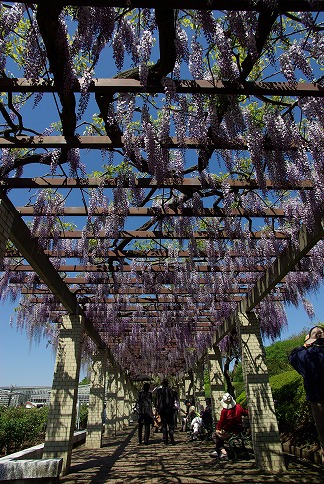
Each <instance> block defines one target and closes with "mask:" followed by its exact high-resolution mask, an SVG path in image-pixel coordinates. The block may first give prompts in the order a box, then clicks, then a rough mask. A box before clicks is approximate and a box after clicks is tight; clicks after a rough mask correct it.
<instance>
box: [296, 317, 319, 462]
mask: <svg viewBox="0 0 324 484" xmlns="http://www.w3.org/2000/svg"><path fill="white" fill-rule="evenodd" d="M289 362H290V364H291V366H292V367H293V368H294V369H295V370H296V371H298V373H299V374H300V375H302V377H303V380H304V387H305V393H306V400H308V401H309V403H310V407H311V409H312V414H313V417H314V420H315V425H316V429H317V433H318V438H319V441H320V444H321V448H322V462H324V329H323V328H322V327H321V326H314V327H313V328H312V329H311V330H310V332H309V334H308V335H307V336H306V338H305V342H304V344H303V345H302V346H299V347H298V348H295V349H294V350H292V352H291V353H290V355H289Z"/></svg>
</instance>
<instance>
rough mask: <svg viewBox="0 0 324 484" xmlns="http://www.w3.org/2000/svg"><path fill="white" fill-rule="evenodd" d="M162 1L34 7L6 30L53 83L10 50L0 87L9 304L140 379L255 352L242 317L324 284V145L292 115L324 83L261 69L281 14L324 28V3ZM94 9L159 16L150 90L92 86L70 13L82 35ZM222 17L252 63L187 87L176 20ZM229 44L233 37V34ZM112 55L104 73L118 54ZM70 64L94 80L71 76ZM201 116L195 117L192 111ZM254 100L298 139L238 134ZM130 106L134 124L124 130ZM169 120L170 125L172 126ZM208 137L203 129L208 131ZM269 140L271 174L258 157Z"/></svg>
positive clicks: (125, 82)
mask: <svg viewBox="0 0 324 484" xmlns="http://www.w3.org/2000/svg"><path fill="white" fill-rule="evenodd" d="M155 4H156V2H152V1H149V0H138V1H135V0H132V1H131V2H129V1H127V2H124V1H122V0H116V1H111V2H109V7H108V6H107V2H104V1H99V0H98V1H89V0H88V1H81V0H76V1H72V0H71V1H69V2H64V1H59V2H50V5H49V4H48V2H47V1H42V0H38V1H36V2H34V3H33V8H30V7H28V8H27V7H26V8H25V11H24V13H23V16H24V18H25V19H26V22H29V25H30V30H22V32H23V34H21V33H20V31H19V29H23V28H24V27H23V25H21V24H19V23H17V24H15V25H14V28H13V30H12V32H9V31H8V32H7V31H6V32H5V34H6V35H7V37H8V39H16V41H17V42H19V41H18V40H17V39H18V38H19V35H21V36H22V37H21V38H22V39H23V40H22V41H21V42H22V44H23V45H24V46H25V44H26V45H27V44H28V43H27V36H26V37H24V35H26V34H27V33H28V32H29V34H33V35H35V39H36V38H37V39H38V42H39V49H40V52H41V57H42V61H43V62H44V66H43V70H42V73H43V74H42V76H40V75H38V77H37V78H35V77H33V76H30V77H27V76H25V77H19V75H20V76H21V74H19V61H17V54H16V51H14V50H13V51H12V53H13V54H15V55H12V59H13V60H14V61H16V62H17V63H16V65H15V66H14V68H12V69H11V72H13V75H12V74H9V70H10V69H9V67H10V68H11V66H9V67H8V71H6V70H5V69H2V75H1V77H0V91H1V92H2V93H3V100H2V101H0V102H1V104H0V110H1V115H2V118H3V121H2V128H1V133H0V148H1V149H2V164H1V166H0V175H1V177H0V199H1V207H2V210H3V213H4V215H3V216H2V220H4V222H3V226H4V228H5V230H4V234H3V240H2V280H3V281H4V282H3V284H2V286H3V296H2V297H7V296H10V297H15V298H19V297H20V299H19V307H18V309H19V311H18V313H19V314H20V315H21V316H20V324H23V323H22V321H23V320H24V319H25V320H26V323H25V325H26V327H27V328H33V327H35V325H39V327H40V328H43V329H44V331H45V332H48V334H49V335H50V337H51V338H52V339H53V341H54V342H56V343H57V342H58V341H59V338H60V334H59V332H58V331H57V327H58V325H59V326H60V324H61V325H62V321H63V327H64V317H66V316H67V315H70V316H73V317H78V318H81V319H82V321H83V324H84V328H82V333H83V330H84V332H85V334H86V335H87V337H86V338H85V339H82V344H81V343H80V345H81V347H82V352H83V355H84V356H85V357H90V359H91V358H92V356H93V354H94V353H96V351H98V350H99V351H104V352H105V351H106V352H107V355H108V356H109V360H110V363H111V364H112V365H117V366H118V367H119V368H120V371H122V372H124V373H125V374H126V375H127V376H128V377H135V378H136V376H137V375H138V374H142V373H148V374H150V375H151V376H156V375H159V376H162V375H163V374H172V375H174V376H175V377H177V378H180V377H182V376H183V375H184V374H185V373H187V372H188V371H189V370H192V368H193V367H194V365H195V364H198V363H199V362H200V361H201V359H202V358H203V357H205V355H206V354H207V352H208V351H209V350H210V349H211V348H215V347H217V346H218V344H219V343H220V342H223V344H224V341H225V340H224V338H225V337H226V335H228V334H231V335H232V336H235V337H236V336H240V338H241V342H242V341H243V342H244V336H242V334H243V335H244V329H243V330H242V328H244V324H243V323H242V315H245V316H246V315H248V316H247V318H248V319H249V315H253V317H254V316H255V315H256V316H258V315H260V314H262V315H264V314H266V313H267V311H269V313H271V311H273V310H274V309H278V308H279V309H280V310H282V309H283V307H284V304H285V303H294V304H296V303H298V302H300V301H301V299H302V298H303V297H304V296H305V294H306V293H307V288H311V289H314V288H316V287H318V286H319V285H320V284H321V277H323V235H324V225H323V222H324V219H323V212H324V211H323V201H321V195H320V193H321V188H320V187H319V186H318V185H317V182H316V180H319V179H320V175H319V173H320V169H318V171H317V167H318V164H319V161H318V160H319V159H320V157H321V156H323V139H322V140H321V139H320V138H316V139H315V138H312V137H311V136H310V133H306V134H304V132H302V129H300V132H299V134H298V136H297V135H296V133H295V131H293V126H292V124H291V120H292V119H294V109H297V107H298V106H300V108H298V109H300V110H301V111H302V110H303V105H302V102H301V101H305V100H308V99H310V100H311V102H313V103H320V102H321V101H322V99H323V93H324V87H323V79H322V78H320V77H318V78H317V79H315V78H314V79H313V80H312V81H310V79H309V78H305V79H304V78H303V79H301V80H298V81H297V80H295V81H292V80H289V81H287V80H285V79H284V78H283V76H282V75H278V76H274V80H268V79H267V78H265V79H264V78H263V77H262V74H260V75H258V76H257V75H256V74H255V71H256V69H257V66H258V63H259V62H260V60H261V59H263V58H264V57H266V54H265V52H266V50H267V49H269V43H270V42H275V40H274V34H273V32H275V26H276V22H277V21H278V19H282V18H285V19H289V21H291V22H296V23H298V21H300V22H301V20H300V18H299V15H300V13H301V12H305V13H309V14H311V13H312V12H315V13H316V12H318V15H319V14H320V13H321V12H323V10H324V8H323V2H321V1H312V2H308V1H306V0H278V1H277V2H274V4H275V6H272V7H271V6H269V5H270V2H266V1H261V0H258V1H257V0H256V1H251V0H240V1H238V0H226V1H222V0H218V1H216V0H214V1H213V0H211V1H208V2H205V1H203V0H195V2H193V1H191V0H172V2H169V1H168V0H166V1H165V2H164V3H163V8H160V7H159V8H155ZM13 5H15V8H17V10H19V8H20V7H19V5H25V4H24V2H11V1H9V2H6V5H2V11H1V10H0V13H1V12H2V15H5V13H6V11H10V9H11V7H13ZM66 7H69V8H70V9H71V10H70V11H69V10H64V8H66ZM81 7H84V9H85V10H82V8H81ZM87 8H92V9H94V10H93V11H92V12H97V14H98V16H100V15H101V14H102V13H103V12H106V14H107V15H108V13H107V12H108V10H107V9H110V13H112V15H114V16H115V17H114V18H115V22H116V24H118V22H121V19H124V18H126V19H127V22H129V24H127V25H129V28H131V25H132V22H135V20H134V19H135V18H137V17H136V15H137V13H136V12H137V11H138V12H139V13H138V15H140V13H141V14H143V9H144V10H145V9H151V11H152V18H153V17H154V18H155V22H156V34H157V36H158V40H157V44H156V50H153V53H152V59H151V61H150V62H149V63H148V64H147V66H146V68H147V76H146V82H144V81H143V77H141V76H142V74H141V69H142V68H143V65H142V66H140V62H139V63H138V64H137V65H135V66H134V65H133V66H131V67H128V68H125V69H124V70H122V69H119V71H118V70H117V73H116V74H115V75H114V74H112V73H111V71H112V69H111V67H109V68H106V71H107V72H108V74H106V75H107V77H96V75H97V74H95V75H94V72H92V70H91V69H90V67H89V65H88V64H87V66H86V67H80V64H82V62H83V63H84V64H86V63H87V60H86V55H85V54H84V51H82V50H80V52H83V54H84V58H81V59H80V58H79V57H78V55H79V54H80V53H78V52H73V44H71V39H69V38H68V37H67V34H66V32H64V29H63V27H62V12H65V14H66V15H70V19H69V22H70V23H71V25H72V23H73V21H74V22H76V20H77V17H78V15H79V14H80V12H81V11H82V12H86V11H87V10H86V9H87ZM79 9H81V10H79ZM192 9H194V10H192ZM214 11H215V17H214V18H215V19H217V20H215V26H214V28H215V29H217V28H218V27H216V25H222V22H223V20H222V19H225V20H224V25H226V22H227V20H226V19H227V16H228V14H229V12H236V11H240V12H252V14H253V15H254V17H253V18H254V19H255V26H254V39H255V45H254V49H255V51H253V52H252V51H249V50H248V49H245V50H244V53H242V52H239V53H238V52H236V51H235V52H236V54H237V57H236V59H239V60H238V64H239V75H238V77H237V78H236V79H225V78H224V79H219V78H218V77H217V75H218V74H219V72H218V71H217V68H216V67H215V66H216V65H217V62H218V61H219V59H220V58H219V56H221V55H222V54H215V55H216V57H214V58H212V57H210V58H208V63H207V62H206V64H205V66H206V68H207V67H209V68H210V72H209V74H208V76H206V78H204V79H198V78H194V76H193V77H192V78H181V79H177V78H175V77H174V76H173V74H172V72H173V70H174V68H175V65H176V62H177V60H178V56H179V53H178V51H177V50H176V41H179V37H178V36H179V32H178V30H177V28H178V27H179V26H181V21H180V19H181V17H182V16H183V17H186V16H187V17H188V18H194V19H195V21H196V23H197V29H198V24H199V22H200V21H201V26H200V27H199V29H200V30H199V29H198V30H197V32H199V35H200V34H201V32H202V31H203V30H204V29H205V31H206V29H207V27H206V25H207V24H203V19H204V18H205V17H204V15H206V16H207V15H213V12H214ZM71 12H72V13H71ZM195 12H196V13H195ZM197 12H198V13H197ZM199 12H200V13H199ZM180 13H181V15H180ZM252 14H251V15H252ZM32 15H33V16H32ZM195 15H197V17H195ZM314 15H315V14H314ZM73 16H74V17H73ZM208 18H211V17H208ZM317 19H318V17H316V20H314V22H313V23H310V24H309V26H308V27H307V26H306V27H305V25H306V24H303V23H301V25H303V26H304V28H305V31H306V34H305V36H306V37H307V36H311V35H312V34H313V33H314V32H315V31H316V32H318V33H319V35H320V33H321V31H322V29H323V27H322V24H321V23H320V21H317ZM125 22H126V20H125ZM217 22H219V23H217ZM76 23H77V22H76ZM71 25H70V24H69V25H68V26H69V27H70V26H71ZM125 25H126V24H125ZM177 26H178V27H177ZM3 28H4V27H3ZM125 28H126V27H125ZM179 28H180V27H179ZM80 29H81V27H80ZM116 32H118V29H116ZM224 32H225V33H226V35H227V37H228V38H230V35H231V34H230V32H229V31H226V30H225V27H224ZM81 33H82V32H81ZM284 34H285V33H283V34H282V35H284ZM71 35H72V34H71ZM96 35H97V36H98V38H97V41H98V42H99V40H101V38H100V35H104V34H103V32H100V31H99V30H98V31H97V32H96ZM105 35H106V34H105ZM115 35H117V33H116V34H115ZM233 35H234V34H233ZM225 37H226V36H225ZM234 37H235V35H234ZM234 37H233V39H234V40H233V46H234V47H233V52H234V50H235V45H234V44H235V42H237V39H236V38H234ZM5 38H6V37H5ZM209 40H210V39H209V34H208V33H207V34H206V38H205V40H204V42H205V45H203V47H204V48H205V51H206V58H207V56H209V55H210V53H211V52H213V49H214V50H215V52H217V39H216V40H215V42H214V44H212V43H210V45H208V42H209ZM111 42H113V41H111ZM278 42H279V40H278ZM108 44H109V42H108V41H107V51H105V53H104V54H102V56H103V59H104V61H105V62H106V64H105V62H102V63H101V64H100V65H99V67H100V68H99V69H98V70H99V72H100V75H101V76H102V74H101V73H102V72H104V71H105V67H106V65H108V64H109V62H110V63H112V61H113V58H114V57H116V55H117V54H116V52H115V53H114V54H113V55H112V52H111V45H110V44H109V45H108ZM69 46H70V47H69ZM83 48H84V47H83ZM109 48H110V50H109ZM69 49H70V50H69ZM26 55H27V54H26ZM80 55H81V54H80ZM98 55H99V54H98ZM89 56H90V54H89ZM109 56H110V57H109ZM217 56H218V57H217ZM240 56H241V57H240ZM239 57H240V58H239ZM211 59H213V62H214V63H215V66H212V65H211V64H210V63H211ZM11 62H12V60H11ZM28 62H31V61H30V59H29V58H28ZM73 66H74V69H75V70H76V71H80V70H82V69H84V72H83V74H84V76H85V75H86V74H87V75H88V77H86V76H85V77H82V76H81V75H80V73H77V74H75V72H73V69H72V67H73ZM87 67H89V69H88V70H87ZM15 68H16V70H15ZM40 71H41V70H40ZM72 74H73V75H72ZM90 74H91V78H89V75H90ZM85 79H86V87H84V85H85ZM35 94H36V95H37V96H40V95H42V96H43V99H44V100H45V101H44V100H43V101H42V102H43V103H44V102H45V103H48V106H49V108H48V112H49V115H50V116H52V115H53V113H55V115H56V118H55V119H52V120H51V121H53V122H54V121H55V122H56V124H55V125H53V127H52V132H51V133H50V132H49V131H46V130H45V127H46V126H44V129H43V130H42V129H41V128H40V127H39V122H40V121H42V120H44V123H45V122H46V118H47V113H46V112H43V114H42V115H41V116H40V118H41V119H40V120H39V119H36V118H37V109H35V114H32V115H31V113H30V109H29V110H28V109H27V108H24V104H23V103H25V102H27V104H26V106H28V102H29V101H28V100H29V98H30V97H31V96H32V95H35ZM16 96H20V97H19V98H18V101H19V100H20V102H21V103H22V105H23V107H22V109H21V111H19V110H18V108H17V104H18V101H17V99H16ZM26 100H27V101H26ZM78 102H79V106H78ZM37 103H38V98H37V101H36V104H37ZM80 103H81V104H80ZM82 103H84V111H82V109H81V108H80V105H81V107H82V106H83V105H82ZM190 103H192V106H193V107H192V110H191V111H190V110H188V111H185V108H184V106H185V104H190ZM253 103H254V106H255V110H257V109H259V108H260V109H262V106H265V107H269V106H270V107H273V116H275V115H276V116H277V118H276V119H280V120H284V121H285V122H286V121H287V120H289V122H288V121H287V124H286V129H287V130H288V131H289V130H291V137H290V138H289V140H284V138H283V137H281V134H280V132H279V128H278V132H277V134H276V136H275V135H274V134H273V132H271V130H270V127H269V126H270V124H269V126H268V127H267V125H266V124H263V125H262V123H261V122H260V125H258V124H257V122H256V124H255V125H253V123H252V125H253V126H252V125H251V126H252V127H251V126H248V122H246V121H243V119H241V121H237V123H238V124H237V126H235V123H236V121H234V117H233V118H231V116H232V115H233V112H234V110H236V109H242V112H243V109H245V106H246V105H252V104H253ZM298 103H299V104H298ZM50 105H51V107H50ZM200 109H202V111H204V113H202V114H201V113H200ZM78 110H79V111H80V110H81V113H80V112H78ZM145 110H147V113H145ZM128 111H129V112H130V111H131V113H132V118H131V119H130V120H129V121H127V122H129V124H128V125H127V126H126V121H125V119H126V117H127V112H128ZM166 112H168V113H170V112H171V113H172V115H173V116H174V117H173V118H172V119H173V120H172V122H169V126H168V128H164V125H163V120H164V118H163V116H165V119H166V114H165V113H166ZM183 112H185V114H186V116H187V121H186V123H187V124H185V123H184V125H183V126H187V128H186V132H181V129H180V128H181V126H182V125H181V126H180V124H179V125H177V123H178V122H179V123H180V121H178V120H177V118H176V116H177V115H179V116H180V114H182V113H183ZM269 112H270V108H269ZM278 113H279V114H278ZM200 116H202V117H200ZM305 116H306V115H305ZM306 118H307V116H306V117H305V119H306ZM202 119H204V120H205V123H206V126H205V128H204V129H203V128H202V127H201V124H203V123H202V121H201V120H202ZM264 119H265V118H264ZM36 121H37V122H36ZM307 121H308V122H309V123H311V122H312V120H309V119H306V121H305V123H306V122H307ZM132 123H133V124H132ZM239 123H241V125H239ZM244 123H245V126H244V127H242V126H243V124H244ZM195 124H196V126H194V125H195ZM130 126H132V128H130ZM260 126H261V127H260ZM195 129H196V131H197V133H198V130H199V129H200V132H199V133H200V134H199V135H197V136H194V134H195ZM131 130H133V131H131ZM253 130H254V131H253ZM256 136H260V139H259V145H258V149H259V150H260V151H259V153H260V154H259V157H260V160H261V159H262V160H263V161H262V163H263V167H260V166H258V159H257V158H258V157H256V158H253V157H255V154H254V150H255V149H256V148H255V146H256V145H255V139H254V137H256ZM301 154H302V155H303V156H304V159H305V166H306V165H307V163H308V165H307V167H306V168H305V170H304V174H303V175H300V176H297V175H295V176H291V173H292V169H293V166H294V161H293V160H294V159H296V160H298V163H301V162H300V161H299V159H300V157H301ZM101 157H102V161H101ZM177 157H179V159H181V160H182V162H179V163H180V165H181V163H182V166H181V167H179V166H180V165H179V163H178V164H177V160H178V158H177ZM107 158H108V160H107ZM271 160H273V165H271ZM278 160H279V161H278ZM280 160H281V161H280ZM298 163H297V161H296V165H297V164H298ZM82 165H83V167H82ZM159 165H161V166H159ZM287 167H288V168H287ZM299 168H300V167H299ZM300 173H301V172H300ZM314 173H316V176H315V175H314ZM313 175H314V176H313ZM316 177H317V178H316ZM289 200H293V204H294V206H293V207H292V206H290V205H289V203H287V202H288V201H289ZM316 201H317V204H316ZM312 203H314V207H315V208H314V210H313V213H312V217H311V220H310V217H308V219H307V217H306V216H305V217H304V218H303V217H302V214H303V213H304V212H303V209H305V211H306V209H307V210H308V212H309V210H310V209H309V207H310V205H311V204H312ZM302 207H303V209H302ZM308 221H309V223H308ZM7 240H9V241H10V243H7ZM315 276H316V277H315ZM296 281H297V282H298V284H299V287H301V286H302V284H304V286H305V291H304V292H303V291H302V290H301V289H300V292H298V291H297V290H296V289H295V286H294V284H295V282H296ZM298 284H297V285H298ZM5 286H6V287H5ZM279 309H278V310H279ZM269 318H270V319H271V317H270V316H269ZM260 324H261V333H262V334H267V335H270V336H273V333H271V330H269V328H267V329H265V327H264V326H262V318H261V321H260ZM242 331H243V332H242ZM274 331H275V330H274ZM278 331H279V332H280V330H278ZM259 332H260V325H259ZM242 338H243V339H242ZM80 341H81V340H80ZM163 341H164V342H165V344H164V345H163V344H161V342H163ZM148 342H149V344H148ZM166 342H167V343H166ZM243 346H244V344H243ZM80 351H81V350H80ZM67 467H68V464H67Z"/></svg>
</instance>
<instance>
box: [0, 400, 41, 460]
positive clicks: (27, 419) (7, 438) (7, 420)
mask: <svg viewBox="0 0 324 484" xmlns="http://www.w3.org/2000/svg"><path fill="white" fill-rule="evenodd" d="M47 416H48V408H47V407H43V408H24V407H0V452H1V454H3V453H4V454H5V455H7V454H10V453H12V452H17V451H18V450H21V449H23V448H24V447H25V448H26V447H29V446H32V445H36V444H37V443H39V442H43V441H44V436H45V428H46V422H47Z"/></svg>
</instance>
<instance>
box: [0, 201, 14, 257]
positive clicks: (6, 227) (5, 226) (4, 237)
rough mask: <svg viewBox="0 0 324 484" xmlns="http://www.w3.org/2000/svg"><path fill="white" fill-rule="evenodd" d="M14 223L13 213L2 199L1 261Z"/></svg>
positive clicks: (0, 205) (0, 227) (0, 224)
mask: <svg viewBox="0 0 324 484" xmlns="http://www.w3.org/2000/svg"><path fill="white" fill-rule="evenodd" d="M12 223H13V215H12V214H11V213H10V212H8V210H7V209H6V206H5V204H4V203H3V201H2V200H1V199H0V261H2V260H3V257H4V253H5V250H6V244H7V242H8V239H9V235H10V230H11V227H12Z"/></svg>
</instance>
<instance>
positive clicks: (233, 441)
mask: <svg viewBox="0 0 324 484" xmlns="http://www.w3.org/2000/svg"><path fill="white" fill-rule="evenodd" d="M226 442H227V445H228V449H229V452H230V454H231V455H232V457H233V460H237V458H238V455H239V454H244V455H245V456H246V457H248V458H250V454H252V453H253V448H252V434H251V429H250V427H243V428H242V429H241V431H240V432H238V433H237V434H234V433H233V434H231V436H230V437H229V438H228V439H227V441H226Z"/></svg>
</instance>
